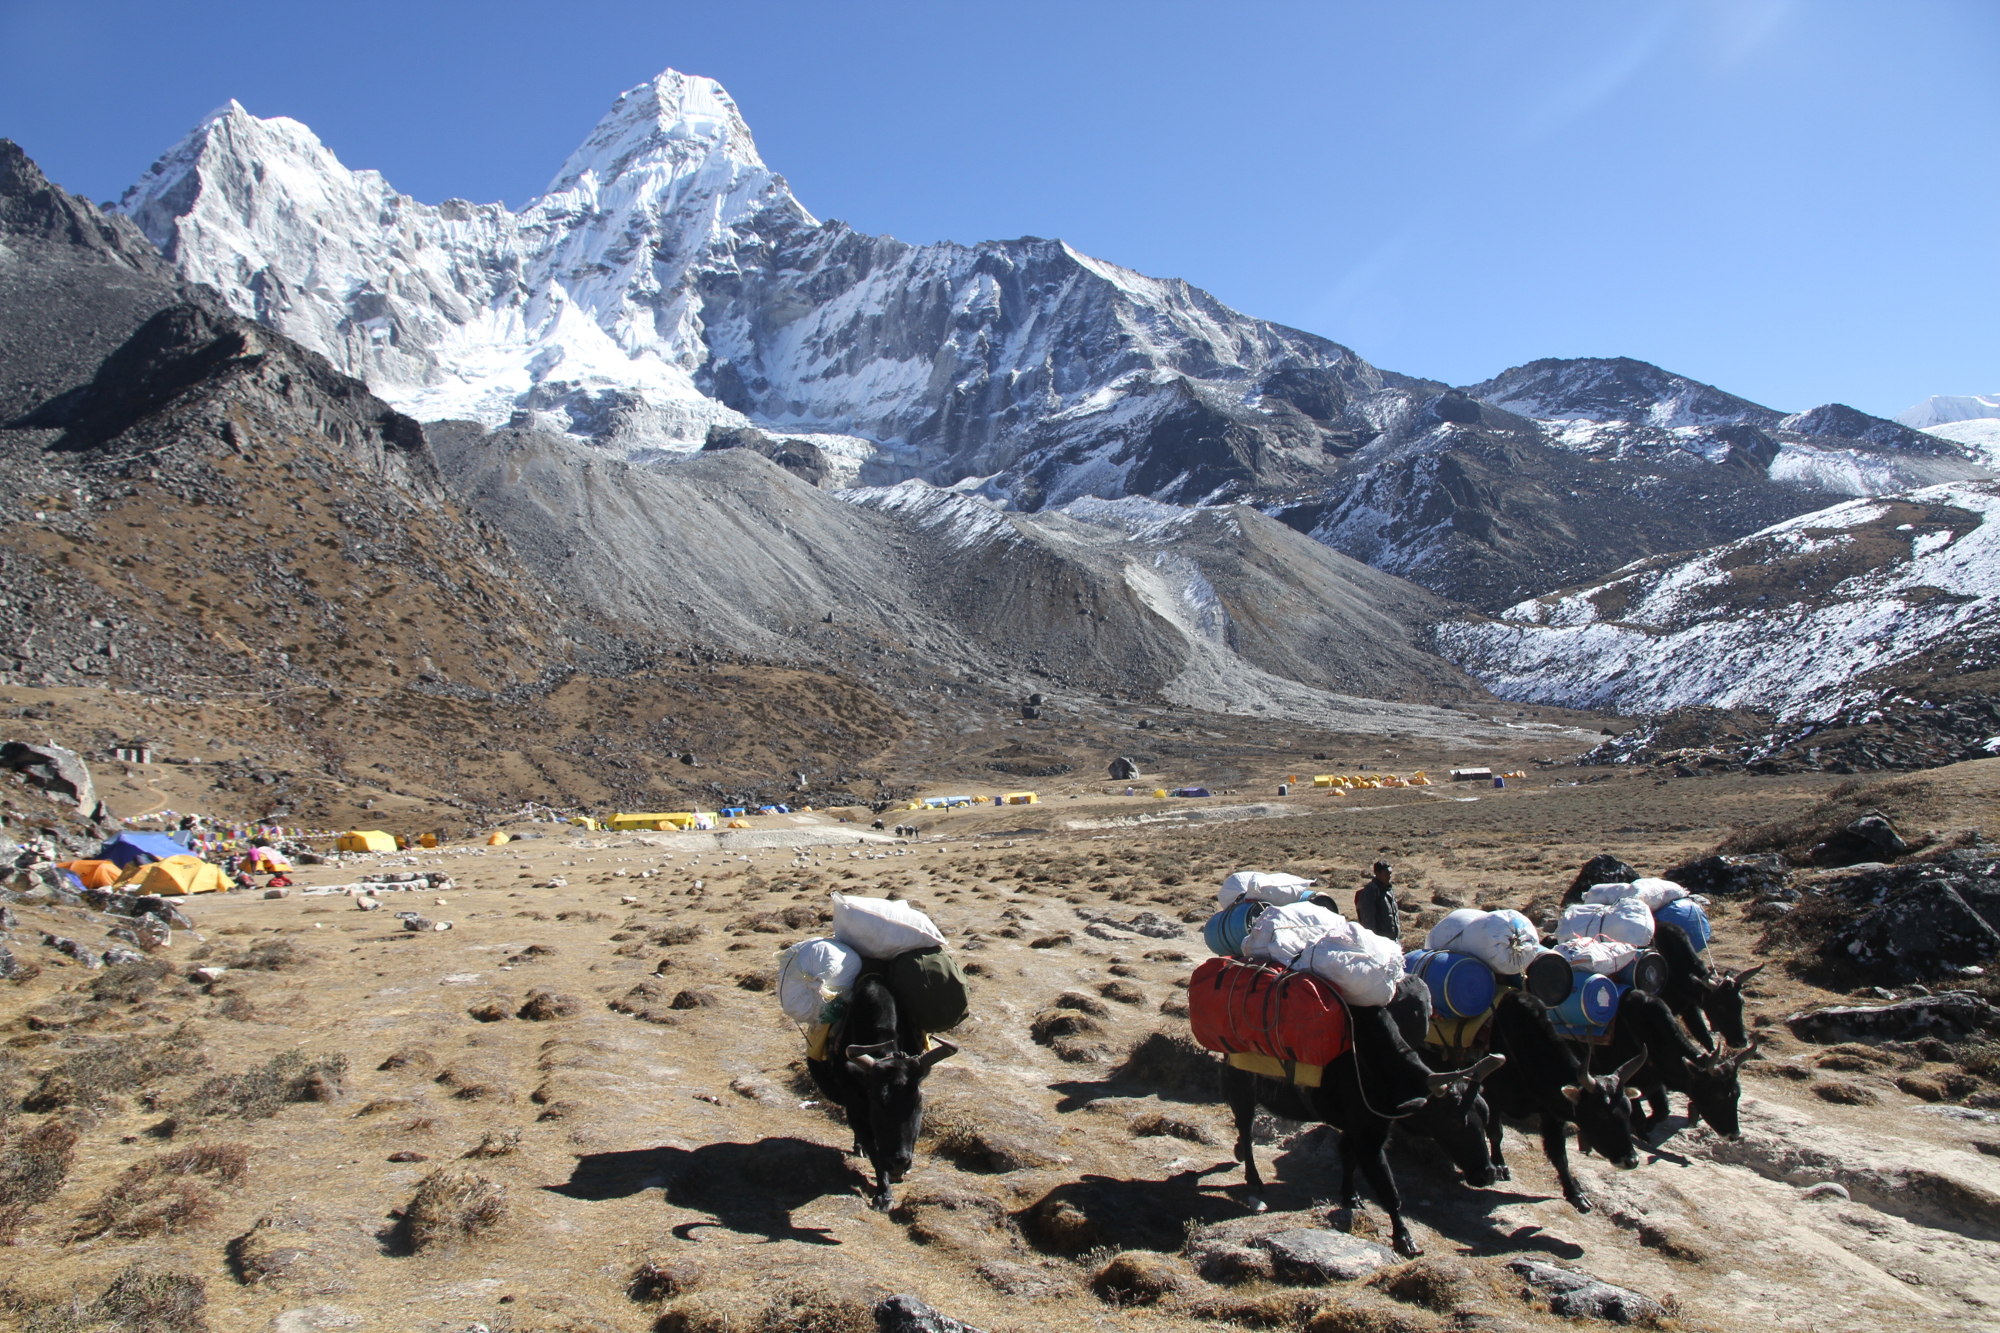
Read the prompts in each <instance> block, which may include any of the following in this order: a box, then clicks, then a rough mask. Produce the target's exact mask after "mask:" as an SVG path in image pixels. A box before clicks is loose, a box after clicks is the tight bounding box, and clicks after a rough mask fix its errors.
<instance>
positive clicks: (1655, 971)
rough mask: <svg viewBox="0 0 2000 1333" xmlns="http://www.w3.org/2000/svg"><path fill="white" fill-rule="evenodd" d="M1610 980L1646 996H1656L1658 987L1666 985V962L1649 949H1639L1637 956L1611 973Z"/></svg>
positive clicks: (1658, 991) (1658, 990)
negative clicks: (1633, 988)
mask: <svg viewBox="0 0 2000 1333" xmlns="http://www.w3.org/2000/svg"><path fill="white" fill-rule="evenodd" d="M1611 979H1612V980H1613V981H1615V982H1617V983H1618V984H1619V985H1621V986H1632V987H1636V988H1637V989H1639V990H1642V991H1644V992H1645V993H1646V994H1648V995H1658V994H1659V993H1660V987H1662V986H1664V985H1666V984H1667V960H1666V959H1665V958H1662V957H1661V956H1660V955H1659V954H1656V953H1654V952H1653V951H1652V950H1651V949H1641V950H1640V951H1639V956H1638V957H1636V958H1634V959H1633V960H1632V961H1631V962H1629V963H1627V964H1625V966H1623V967H1621V968H1619V969H1618V970H1617V971H1616V972H1613V973H1612V974H1611Z"/></svg>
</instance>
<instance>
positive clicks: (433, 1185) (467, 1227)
mask: <svg viewBox="0 0 2000 1333" xmlns="http://www.w3.org/2000/svg"><path fill="white" fill-rule="evenodd" d="M508 1212H509V1205H508V1202H507V1191H506V1190H505V1189H503V1188H502V1187H501V1186H499V1185H497V1184H495V1183H494V1182H493V1181H490V1180H488V1179H487V1178H486V1177H485V1176H482V1175H480V1174H478V1173H477V1172H475V1171H471V1170H468V1169H466V1168H465V1167H462V1166H447V1167H440V1168H439V1169H438V1170H436V1171H433V1172H431V1173H430V1174H429V1175H427V1176H425V1177H424V1178H423V1179H422V1180H421V1181H419V1182H418V1183H417V1192H416V1193H415V1194H414V1195H412V1196H411V1198H410V1202H409V1203H408V1204H407V1205H405V1207H404V1209H403V1219H402V1228H401V1229H402V1236H403V1240H404V1243H406V1244H407V1245H408V1246H409V1247H410V1249H411V1250H413V1251H416V1252H418V1253H422V1252H423V1251H425V1250H432V1249H437V1248H441V1247H445V1246H449V1245H453V1244H456V1243H457V1242H459V1241H463V1240H470V1239H474V1238H476V1237H479V1236H483V1235H486V1234H488V1233H490V1232H492V1231H493V1230H494V1229H495V1228H497V1227H498V1226H499V1225H500V1224H501V1223H503V1222H505V1221H506V1220H507V1215H508Z"/></svg>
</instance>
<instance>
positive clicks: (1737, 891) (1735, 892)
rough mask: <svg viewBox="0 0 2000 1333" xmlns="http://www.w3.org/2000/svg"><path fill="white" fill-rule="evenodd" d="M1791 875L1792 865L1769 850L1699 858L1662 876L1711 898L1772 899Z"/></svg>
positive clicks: (1781, 892) (1691, 891) (1783, 890)
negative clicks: (1762, 853)
mask: <svg viewBox="0 0 2000 1333" xmlns="http://www.w3.org/2000/svg"><path fill="white" fill-rule="evenodd" d="M1791 874H1792V872H1791V867H1790V866H1788V865H1787V864H1786V863H1785V858H1784V857H1782V856H1779V855H1777V854H1775V853H1769V854H1766V855H1764V856H1703V857H1698V858H1696V859H1695V860H1693V861H1684V862H1682V863H1681V864H1680V865H1677V866H1675V867H1674V868H1673V869H1672V870H1669V871H1667V872H1666V873H1665V874H1664V875H1662V876H1661V878H1662V879H1670V880H1672V881H1673V882H1674V883H1676V884H1678V885H1680V886H1681V887H1682V888H1684V889H1686V890H1687V891H1688V892H1689V893H1705V894H1708V895H1710V896H1711V897H1717V898H1729V897H1740V896H1753V897H1758V898H1773V897H1780V896H1783V894H1784V893H1785V890H1786V885H1787V882H1788V881H1789V880H1790V879H1791ZM1626 882H1627V883H1629V882H1630V881H1626Z"/></svg>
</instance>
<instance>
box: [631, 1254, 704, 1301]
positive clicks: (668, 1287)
mask: <svg viewBox="0 0 2000 1333" xmlns="http://www.w3.org/2000/svg"><path fill="white" fill-rule="evenodd" d="M704 1276H706V1274H704V1273H703V1271H702V1267H701V1265H700V1264H698V1263H696V1262H695V1261H694V1260H692V1259H680V1258H671V1257H665V1256H660V1255H654V1256H652V1257H650V1258H648V1259H647V1260H646V1261H645V1262H644V1263H642V1264H640V1265H639V1266H638V1267H637V1268H635V1269H633V1270H632V1277H631V1280H630V1281H629V1282H627V1283H626V1284H625V1294H626V1295H628V1296H630V1297H631V1298H632V1299H633V1300H635V1301H662V1300H671V1299H672V1298H673V1297H675V1296H685V1295H687V1294H688V1293H689V1292H690V1291H693V1290H694V1289H695V1288H696V1287H698V1286H700V1285H701V1281H702V1278H703V1277H704Z"/></svg>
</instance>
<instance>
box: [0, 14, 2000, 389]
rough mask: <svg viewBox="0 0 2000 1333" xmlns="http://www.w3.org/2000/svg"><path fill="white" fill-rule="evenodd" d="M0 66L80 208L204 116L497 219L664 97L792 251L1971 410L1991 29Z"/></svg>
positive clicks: (1511, 30) (447, 17) (21, 38)
mask: <svg viewBox="0 0 2000 1333" xmlns="http://www.w3.org/2000/svg"><path fill="white" fill-rule="evenodd" d="M0 58H4V67H5V69H6V71H7V74H6V77H5V78H4V79H0V135H6V136H8V137H11V138H14V139H15V140H17V141H18V142H20V143H21V144H22V146H23V147H24V148H26V149H27V151H28V152H29V153H30V154H31V155H32V156H34V157H35V158H36V159H38V160H39V161H40V162H41V163H42V165H43V167H44V168H45V169H46V170H47V171H48V172H49V174H50V175H51V176H52V177H54V178H55V179H56V180H57V181H59V182H61V183H63V184H64V185H66V186H68V187H70V188H71V189H74V190H77V191H79V192H81V193H85V194H88V195H90V196H91V197H92V198H97V199H104V198H108V197H115V196H116V195H117V194H118V193H120V192H121V191H122V190H123V189H124V187H125V186H126V185H127V184H128V183H130V182H131V180H132V179H133V178H134V177H136V176H137V175H138V174H139V173H140V172H141V171H142V170H144V168H145V167H146V166H147V164H148V163H149V162H151V161H152V159H153V158H154V157H155V156H157V155H158V154H159V152H160V151H161V150H163V149H164V148H166V147H167V146H168V145H170V144H171V143H173V142H174V141H175V140H176V139H178V138H179V137H180V136H181V135H182V134H184V133H185V132H186V131H187V130H188V129H189V128H190V127H191V126H192V125H193V124H194V122H195V121H196V120H197V119H198V118H199V117H200V116H201V115H202V114H203V113H204V112H206V111H207V110H209V109H210V108H211V107H213V106H215V105H217V104H219V103H221V102H223V101H226V100H227V99H229V98H231V97H234V98H236V99H237V100H239V101H241V102H242V103H243V104H244V105H245V106H247V107H248V108H249V109H250V110H251V111H252V112H254V113H256V114H258V115H262V116H276V115H286V116H292V117H295V118H297V119H299V120H302V121H304V122H305V123H307V124H308V125H310V126H312V128H313V129H314V130H315V131H316V132H317V133H318V134H319V136H320V137H321V138H322V139H323V140H325V141H326V143H327V144H328V145H330V146H331V147H332V148H333V149H334V151H335V152H336V153H338V154H339V156H340V157H341V159H342V160H343V161H345V162H346V163H347V164H348V165H349V166H352V167H373V168H375V169H377V170H379V171H381V172H383V173H384V174H385V175H386V176H387V177H388V178H389V180H390V181H391V182H393V183H394V184H395V185H396V186H397V187H398V188H400V189H402V190H404V191H406V192H408V193H410V194H412V195H415V196H416V197H417V198H419V199H422V200H426V201H436V200H439V199H443V198H446V197H450V196H454V195H456V196H462V197H467V198H472V199H476V200H490V199H502V200H505V201H507V202H508V203H510V204H516V205H518V204H520V203H521V202H523V201H524V200H526V199H528V198H529V197H531V196H532V195H534V194H535V193H536V192H537V191H539V190H540V189H541V188H542V187H543V186H544V185H545V184H546V183H547V181H548V178H549V176H550V175H551V174H552V173H553V172H554V170H555V168H556V167H557V165H558V164H559V163H560V162H561V161H562V159H563V157H564V156H565V155H566V154H567V153H568V152H569V150H570V149H571V148H573V147H574V146H575V145H576V144H577V142H578V141H579V140H581V139H582V137H583V136H584V134H585V133H586V132H587V131H588V130H589V128H590V126H591V125H592V124H593V123H594V122H595V121H596V120H597V118H598V117H599V116H600V115H601V114H602V113H603V112H604V110H605V109H606V108H607V107H608V106H609V105H610V103H611V100H612V99H613V98H614V97H615V96H616V95H617V94H618V93H619V92H620V91H621V90H623V89H625V88H627V87H629V86H631V85H633V84H635V83H638V82H640V81H642V80H643V79H645V78H647V77H649V76H650V75H652V74H654V73H656V72H658V71H659V70H660V69H662V68H665V67H668V66H672V67H674V68H677V69H682V70H686V71H688V72H691V73H698V74H706V75H711V76H713V77H715V78H717V79H719V80H721V81H722V83H723V84H724V86H726V87H727V88H729V90H730V91H731V92H732V93H733V94H734V95H735V97H736V99H737V101H738V103H739V104H741V106H742V107H743V109H744V113H745V115H746V116H747V117H748V118H749V120H750V123H751V126H752V128H753V130H754V131H755V133H756V136H757V141H758V146H759V148H760V149H761V150H762V152H763V155H764V158H765V160H766V161H767V162H768V163H770V165H771V166H773V167H774V168H775V169H777V170H779V171H781V172H783V173H785V175H786V176H787V177H788V178H789V179H790V180H791V182H792V186H793V188H794V190H795V191H796V193H797V194H798V196H799V198H800V200H801V201H802V202H803V203H804V204H805V205H806V206H807V207H808V208H810V209H812V210H813V211H814V212H815V213H816V214H818V215H819V216H820V217H823V218H841V219H844V220H845V221H847V222H849V223H852V224H853V225H855V226H857V227H860V228H863V229H865V230H868V231H874V232H888V233H891V234H893V235H896V236H899V237H902V238H903V239H905V240H910V241H919V242H922V241H932V240H937V239H942V238H948V239H952V240H959V241H976V240H983V239H989V238H996V237H1012V236H1019V235H1030V234H1032V235H1040V236H1061V237H1063V238H1064V239H1066V240H1068V241H1070V242H1071V243H1072V244H1074V245H1076V246H1077V247H1078V248H1080V249H1083V250H1085V251H1088V252H1090V253H1093V254H1097V255H1100V256H1103V257H1104V258H1107V259H1111V260H1114V261H1116V262H1118V263H1121V264H1124V265H1127V266H1129V267H1132V268H1136V269H1139V270H1141V271H1143V272H1147V273H1152V274H1157V275H1162V276H1178V277H1184V278H1186V279H1188V280H1189V281H1191V282H1194V283H1196V284H1198V285H1200V286H1203V287H1206V288H1208V289H1209V290H1210V291H1212V292H1214V293H1215V294H1216V295H1218V296H1219V297H1221V298H1222V299H1223V300H1225V301H1227V302H1228V303H1229V304H1231V305H1233V306H1236V307H1237V308H1239V309H1241V310H1244V311H1247V312H1249V313H1251V314H1255V315H1260V316H1264V317H1266V318H1270V319H1275V320H1279V321H1281V322H1284V323H1287V324H1293V325H1296V326H1298V327H1301V328H1306V329H1310V330H1312V331H1314V332H1316V333H1321V334H1325V335H1326V336H1328V337H1332V338H1335V339H1338V340H1339V341H1341V342H1344V343H1347V344H1349V345H1350V346H1352V347H1354V348H1356V349H1357V350H1358V351H1360V352H1361V353H1362V354H1363V355H1364V356H1366V357H1368V358H1369V359H1371V360H1373V361H1375V362H1376V363H1377V364H1379V365H1383V366H1386V367H1389V368H1392V369H1395V370H1400V371H1404V372H1407V373H1411V374H1420V375H1427V376H1431V377H1435V378H1438V379H1443V380H1449V381H1452V382H1454V383H1469V382H1471V381H1474V380H1478V379H1482V378H1484V377H1486V376H1488V375H1491V374H1493V373H1495V372H1497V371H1499V370H1501V369H1503V368H1505V367H1507V366H1510V365H1515V364H1518V363H1520V362H1523V361H1528V360H1532V359H1534V358H1536V357H1542V356H1585V355H1626V356H1634V357H1640V358H1643V359H1645V360H1649V361H1654V362H1657V363H1659V364H1661V365H1663V366H1666V367H1668V368H1670V369H1673V370H1677V371H1680V372H1682V373H1685V374H1689V375H1693V376H1695V377H1696V378H1698V379H1703V380H1707V381H1709V382H1711V383H1714V384H1717V385H1719V386H1721V387H1723V388H1725V389H1728V390H1730V391H1732V392H1735V393H1739V394H1742V395H1744V396H1746V397H1749V398H1753V399H1756V400H1758V401H1760V402H1764V403H1767V404H1769V405H1771V406H1773V407H1779V408H1784V409H1793V410H1795V409H1800V408H1804V407H1808V406H1811V405H1814V404H1817V403H1821V402H1826V401H1844V402H1848V403H1851V404H1853V405H1854V406H1857V407H1860V408H1863V409H1864V410H1867V411H1872V412H1878V413H1884V414H1886V413H1890V412H1894V411H1897V410H1899V409H1901V408H1903V407H1905V406H1907V405H1909V404H1910V403H1912V402H1914V401H1916V400H1917V399H1919V398H1921V397H1923V396H1925V395H1927V394H1931V393H1975V392H1987V393H1990V392H1994V391H1996V390H2000V348H1996V342H2000V334H1996V329H2000V320H1996V317H1995V316H1996V312H2000V299H1996V298H2000V263H1996V259H2000V255H1997V254H1996V250H2000V244H1997V241H2000V231H1996V225H1995V224H1996V221H1997V220H2000V207H1996V205H2000V197H1996V196H2000V170H1996V168H2000V160H1996V151H1995V150H1996V147H2000V135H1996V132H1995V131H1996V129H2000V4H1995V3H1991V0H1972V2H1969V3H1946V2H1944V0H1938V2H1936V3H1923V2H1922V0H1902V2H1901V3H1896V4H1887V3H1841V2H1840V0H1810V2H1806V0H1800V2H1796V3H1793V2H1788V0H1739V2H1737V3H1724V2H1722V0H1712V2H1708V3H1703V2H1700V0H1685V2H1680V3H1665V2H1661V0H1620V2H1619V3H1603V2H1602V0H1588V2H1580V3H1530V2H1529V0H1506V2H1505V3H1493V2H1492V0H1472V2H1469V3H1461V2H1457V0H1429V2H1427V3H1408V4H1393V5H1392V4H1381V3H1365V4H1348V3H1297V4H1292V3H1262V4H1260V3H1242V2H1240V0H1239V3H1235V4H1228V5H1223V4H1216V3H1213V0H1210V2H1208V3H1196V4H1183V3H1175V2H1173V0H1153V3H1145V4H1136V3H1135V4H1109V3H1089V2H1088V0H1082V2H1079V0H1067V2H1066V3H1054V4H1051V3H1041V2H1040V0H1017V2H1015V3H1008V4H999V5H995V4H988V5H976V4H964V3H958V4H953V3H945V2H943V0H934V2H933V3H929V4H914V3H910V4H893V3H849V4H827V3H824V2H823V0H822V2H821V3H812V4H775V3H764V4H759V3H746V2H744V0H737V2H736V3H728V4H724V3H715V2H713V0H711V3H707V4H701V5H693V4H679V3H673V2H672V0H646V2H645V3H633V2H627V0H567V2H566V3H558V4H550V3H539V4H523V3H516V2H515V0H484V2H483V3H476V4H474V3H465V4H456V3H454V4H426V3H423V0H396V2H394V3H383V2H381V0H348V3H343V4H337V5H336V4H325V3H312V4H298V3H291V2H290V0H259V2H257V3H245V2H240V0H178V2H177V3H175V4H171V5H163V4H159V3H157V2H156V0H155V2H153V3H147V4H133V3H99V2H97V0H62V2H61V3H54V2H53V0H0Z"/></svg>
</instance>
